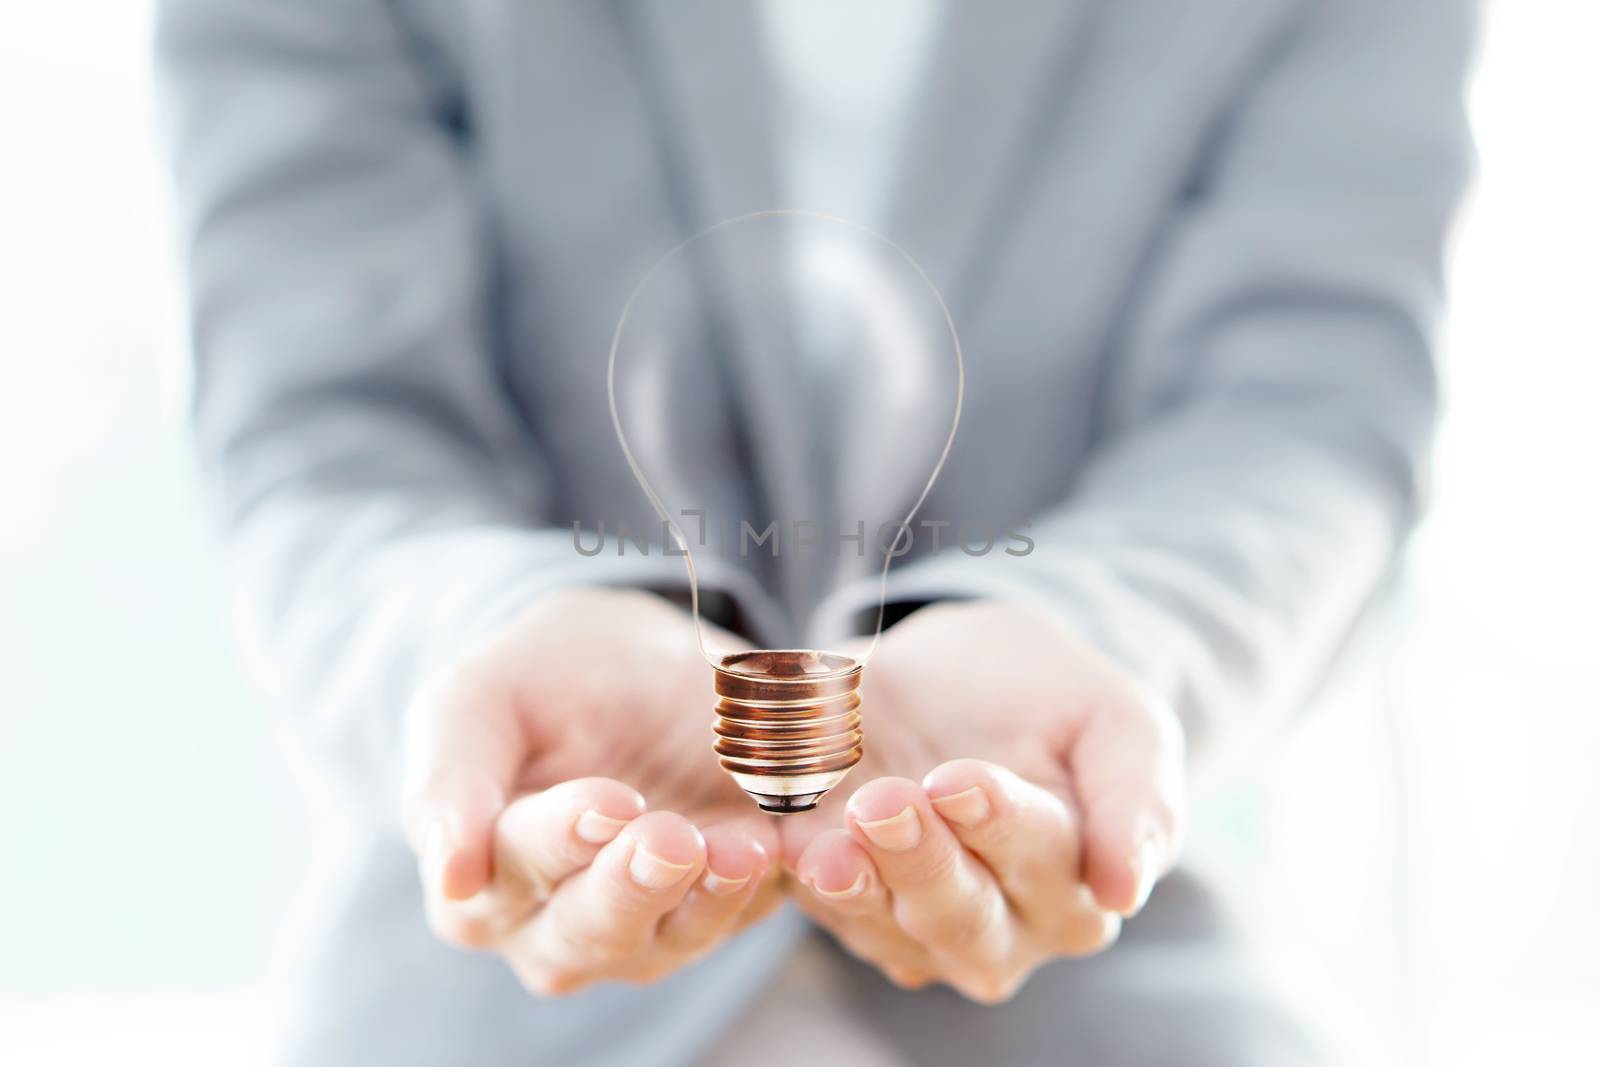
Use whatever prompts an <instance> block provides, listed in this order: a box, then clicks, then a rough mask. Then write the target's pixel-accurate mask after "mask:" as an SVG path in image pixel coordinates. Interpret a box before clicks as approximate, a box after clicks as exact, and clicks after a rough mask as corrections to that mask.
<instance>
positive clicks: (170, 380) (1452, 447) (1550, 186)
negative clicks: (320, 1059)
mask: <svg viewBox="0 0 1600 1067" xmlns="http://www.w3.org/2000/svg"><path fill="white" fill-rule="evenodd" d="M147 36H148V14H147V4H146V3H145V2H144V0H102V2H98V3H96V2H92V0H48V2H37V3H30V4H16V5H11V9H10V10H9V11H8V13H7V16H6V18H5V19H4V21H3V22H0V668H3V669H0V1048H3V1049H4V1053H3V1055H4V1057H5V1059H6V1060H7V1061H8V1062H15V1063H29V1064H31V1063H35V1062H77V1061H79V1060H83V1061H84V1062H88V1061H89V1058H90V1057H94V1058H96V1059H101V1058H113V1057H114V1058H115V1059H116V1060H118V1061H119V1062H129V1061H130V1060H134V1061H137V1060H139V1058H140V1056H141V1055H142V1054H144V1053H146V1052H148V1054H149V1055H150V1056H151V1057H154V1056H155V1054H156V1052H157V1051H160V1052H161V1053H163V1055H162V1060H163V1062H175V1063H183V1062H195V1063H213V1062H224V1061H225V1062H230V1063H241V1062H251V1061H252V1059H253V1058H254V1057H256V1056H257V1055H258V1050H259V1048H260V1047H261V1045H262V1043H263V1041H264V1038H265V1033H266V1026H267V1022H266V1019H267V1013H266V1009H265V1005H264V1003H263V998H262V996H261V995H259V993H258V992H257V990H258V987H259V982H260V979H261V976H262V974H263V971H264V969H265V967H266V963H267V959H268V955H269V951H270V949H271V945H272V941H273V936H274V931H275V924H276V923H277V921H278V919H279V917H280V915H281V911H282V902H283V900H284V899H285V898H286V896H287V894H288V893H289V892H290V891H291V890H292V888H293V884H294V882H295V880H296V876H297V872H298V870H299V864H300V862H301V849H300V847H299V846H298V844H297V837H296V834H295V830H296V823H295V821H294V818H293V817H292V814H291V813H289V812H287V811H285V810H284V809H283V808H282V807H281V805H282V804H283V803H285V801H284V797H285V796H286V795H287V791H286V789H285V788H284V782H283V780H282V779H283V777H284V772H283V771H282V769H281V759H280V758H279V757H278V756H277V755H276V754H275V750H274V748H273V746H272V743H271V737H270V730H269V726H268V724H267V721H266V719H265V717H264V716H263V714H262V712H261V709H260V708H259V706H258V705H257V704H256V703H255V702H254V700H253V698H252V696H251V693H250V691H249V689H248V687H247V686H246V685H245V684H244V682H243V681H242V680H241V678H240V676H239V672H238V669H237V666H236V663H235V660H234V658H233V653H232V651H231V647H230V644H229V641H228V637H227V634H226V632H225V629H226V620H225V610H224V607H223V603H224V600H223V595H222V591H221V588H220V579H219V575H218V568H217V563H216V558H215V554H214V551H213V549H212V547H211V545H210V544H209V541H208V533H207V527H206V521H205V516H204V512H203V506H202V504H201V502H200V501H199V499H198V497H197V496H196V493H195V491H194V478H193V473H192V468H191V461H190V459H189V457H188V454H187V451H186V442H185V440H184V429H183V395H184V382H183V372H182V354H181V353H182V331H181V328H180V326H179V313H178V310H177V304H178V291H177V285H176V282H175V279H174V276H173V271H172V267H171V263H172V256H171V254H170V238H169V237H168V231H167V225H166V219H165V205H164V197H165V186H164V180H163V177H162V173H161V170H160V164H159V159H158V156H157V153H156V150H155V141H154V132H153V131H154V125H153V119H152V108H151V99H150V93H149V86H148V75H147V63H146V53H147ZM1597 42H1600V10H1597V9H1596V8H1595V6H1594V5H1591V4H1587V3H1573V2H1570V0H1569V2H1560V0H1515V2H1502V3H1500V4H1499V5H1498V6H1495V7H1493V8H1492V9H1491V12H1490V17H1489V20H1488V24H1487V32H1486V35H1485V46H1484V53H1483V57H1482V61H1481V64H1480V72H1479V77H1478V78H1477V80H1476V82H1475V85H1474V88H1473V90H1472V93H1471V104H1472V113H1473V119H1474V123H1475V127H1476V130H1477V134H1478V138H1479V150H1480V153H1481V155H1482V170H1481V175H1480V178H1479V181H1478V183H1477V186H1476V188H1475V190H1474V193H1473V195H1472V198H1471V201H1470V203H1469V211H1468V214H1467V216H1466V219H1465V222H1464V225H1463V227H1462V229H1461V231H1460V233H1459V238H1458V241H1457V245H1456V248H1455V250H1454V254H1453V256H1452V267H1451V273H1452V279H1453V312H1452V315H1451V318H1450V321H1449V323H1448V329H1447V334H1446V338H1447V351H1448V361H1449V368H1450V369H1449V378H1450V390H1449V405H1450V406H1449V414H1448V419H1447V422H1446V425H1445V428H1444V432H1443V436H1442V439H1441V444H1440V451H1439V464H1438V479H1437V500H1436V505H1435V508H1434V511H1433V513H1432V515H1431V517H1430V518H1429V520H1428V521H1427V524H1426V525H1425V527H1424V528H1423V530H1422V531H1421V533H1420V534H1419V536H1418V538H1417V540H1416V543H1415V544H1414V546H1413V550H1412V553H1411V555H1412V559H1411V566H1410V567H1409V569H1408V574H1407V578H1406V580H1405V583H1404V589H1403V590H1402V591H1401V596H1400V598H1399V610H1398V611H1397V612H1395V613H1393V615H1394V617H1392V618H1388V619H1385V620H1383V624H1382V626H1381V627H1380V628H1379V629H1376V630H1374V631H1373V633H1374V634H1376V635H1378V636H1376V637H1369V638H1368V639H1367V642H1366V645H1367V646H1368V647H1367V651H1366V652H1365V653H1364V655H1366V656H1367V657H1368V658H1370V659H1372V660H1374V661H1376V663H1377V669H1376V670H1374V671H1371V672H1368V674H1367V676H1366V677H1367V680H1366V681H1364V682H1362V683H1360V684H1359V685H1356V686H1354V687H1353V688H1351V689H1349V690H1346V691H1343V692H1341V693H1337V694H1335V696H1334V697H1332V698H1330V699H1329V700H1328V701H1325V702H1324V705H1325V706H1323V707H1321V708H1319V709H1318V710H1317V711H1316V712H1315V713H1314V714H1312V715H1311V716H1309V717H1308V719H1307V721H1306V723H1305V725H1304V726H1303V728H1302V729H1301V730H1300V731H1299V733H1298V734H1297V735H1296V736H1295V737H1294V738H1292V739H1291V740H1290V742H1289V743H1288V744H1287V745H1286V746H1284V747H1283V748H1282V749H1281V751H1280V754H1279V756H1277V757H1276V758H1275V760H1274V761H1273V764H1272V769H1271V771H1270V773H1269V774H1268V775H1267V781H1266V782H1265V783H1264V784H1263V785H1261V786H1260V787H1259V788H1257V789H1252V790H1240V791H1238V792H1237V793H1229V792H1228V791H1223V793H1222V795H1219V796H1217V797H1214V798H1212V799H1211V800H1209V801H1208V803H1210V804H1211V805H1212V808H1213V810H1212V811H1211V812H1210V813H1209V815H1208V822H1209V825H1211V827H1212V828H1211V830H1210V831H1208V832H1207V834H1204V835H1202V844H1206V843H1207V842H1206V840H1205V839H1206V838H1207V837H1209V839H1210V840H1209V846H1210V851H1211V853H1212V854H1213V855H1214V856H1218V857H1221V859H1220V861H1215V862H1218V863H1219V864H1220V866H1221V867H1223V868H1226V870H1227V873H1228V875H1229V876H1230V877H1232V878H1233V879H1234V880H1236V881H1240V882H1243V883H1246V884H1245V886H1244V887H1243V888H1244V891H1245V893H1244V896H1243V898H1242V899H1245V900H1247V901H1249V902H1251V906H1252V907H1255V908H1259V920H1260V921H1259V926H1260V928H1261V929H1262V930H1263V931H1264V932H1265V935H1266V936H1267V939H1268V940H1270V941H1272V942H1273V943H1274V944H1277V945H1279V946H1280V950H1283V951H1286V952H1287V953H1288V955H1289V956H1291V957H1292V959H1291V960H1290V962H1291V963H1292V964H1293V965H1294V967H1295V969H1303V970H1306V971H1310V972H1322V973H1323V974H1324V975H1326V976H1331V977H1332V980H1333V982H1334V984H1335V986H1336V987H1337V986H1338V985H1340V984H1341V983H1342V984H1344V985H1345V986H1346V987H1348V988H1347V990H1346V991H1347V992H1351V993H1352V996H1353V999H1355V1000H1356V1001H1358V1002H1363V1001H1364V1002H1365V1007H1366V1008H1367V1009H1368V1011H1369V1013H1370V1014H1372V1015H1373V1016H1374V1017H1376V1018H1378V1019H1379V1020H1380V1021H1381V1022H1386V1023H1388V1024H1390V1025H1392V1026H1393V1027H1394V1030H1395V1033H1396V1038H1397V1040H1398V1042H1399V1046H1398V1047H1399V1049H1400V1050H1401V1051H1400V1057H1401V1060H1402V1061H1403V1062H1406V1063H1433V1064H1439V1065H1441V1067H1442V1065H1462V1064H1466V1065H1471V1064H1479V1063H1482V1064H1500V1063H1506V1062H1539V1063H1545V1064H1580V1063H1583V1064H1592V1063H1597V1062H1600V1036H1597V1033H1596V1030H1597V1027H1600V1023H1596V1022H1595V1021H1594V1020H1595V1019H1597V1018H1600V778H1597V776H1596V774H1595V770H1594V761H1595V760H1596V758H1597V756H1600V684H1597V680H1596V678H1597V675H1600V610H1597V599H1600V563H1597V559H1600V553H1597V549H1600V488H1597V487H1600V413H1597V405H1600V321H1597V318H1596V315H1595V306H1596V304H1597V302H1600V270H1597V268H1596V255H1597V251H1600V150H1597V147H1596V145H1597V133H1596V131H1597V128H1600V127H1597V125H1596V118H1595V107H1596V105H1597V104H1600V55H1597V54H1596V49H1597V48H1600V44H1597ZM1350 707H1356V708H1358V709H1359V710H1357V711H1352V712H1351V713H1350V715H1349V716H1348V717H1345V716H1343V715H1341V714H1340V713H1339V709H1340V708H1350ZM1262 856H1266V857H1267V859H1268V861H1270V862H1263V861H1262ZM1230 857H1231V858H1232V860H1234V861H1236V862H1230ZM1283 946H1290V948H1288V949H1283Z"/></svg>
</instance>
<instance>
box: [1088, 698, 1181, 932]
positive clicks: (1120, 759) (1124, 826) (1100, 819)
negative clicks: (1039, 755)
mask: <svg viewBox="0 0 1600 1067" xmlns="http://www.w3.org/2000/svg"><path fill="white" fill-rule="evenodd" d="M1183 760H1184V746H1183V731H1182V728H1181V727H1180V726H1179V724H1178V720H1177V716H1176V715H1174V714H1173V712H1172V710H1171V708H1169V707H1168V706H1167V705H1166V704H1164V703H1163V702H1161V701H1160V700H1159V699H1158V698H1155V697H1153V696H1146V695H1143V694H1141V695H1139V696H1138V697H1137V698H1132V697H1130V698H1128V699H1125V700H1111V701H1107V702H1106V703H1104V704H1102V705H1101V706H1099V707H1098V708H1096V709H1095V711H1094V712H1093V713H1092V714H1091V715H1090V717H1089V719H1088V721H1087V723H1086V724H1085V726H1084V729H1083V732H1082V733H1081V734H1080V735H1079V736H1078V738H1077V739H1076V740H1075V741H1074V742H1073V745H1072V747H1071V749H1070V751H1069V753H1068V766H1069V767H1070V769H1071V771H1072V774H1073V781H1074V783H1075V785H1076V788H1077V792H1078V797H1079V801H1080V803H1081V804H1082V805H1083V810H1084V844H1083V848H1084V880H1085V882H1087V883H1088V885H1089V887H1090V888H1091V889H1092V890H1093V891H1094V895H1095V898H1096V899H1098V900H1099V901H1100V903H1101V904H1102V905H1104V906H1105V907H1107V908H1110V909H1111V910H1113V911H1116V912H1119V913H1121V914H1123V915H1133V914H1134V913H1136V912H1137V911H1138V910H1139V909H1140V908H1142V907H1143V906H1144V903H1145V901H1146V900H1147V899H1148V898H1149V896H1150V890H1151V888H1152V887H1153V886H1154V885H1155V882H1156V879H1158V878H1160V877H1161V876H1162V875H1163V874H1165V873H1166V872H1167V871H1168V870H1169V869H1170V868H1171V866H1172V864H1173V862H1174V861H1175V860H1176V858H1177V851H1178V842H1179V839H1180V836H1181V833H1182V826H1181V823H1180V812H1181V810H1182V796H1183Z"/></svg>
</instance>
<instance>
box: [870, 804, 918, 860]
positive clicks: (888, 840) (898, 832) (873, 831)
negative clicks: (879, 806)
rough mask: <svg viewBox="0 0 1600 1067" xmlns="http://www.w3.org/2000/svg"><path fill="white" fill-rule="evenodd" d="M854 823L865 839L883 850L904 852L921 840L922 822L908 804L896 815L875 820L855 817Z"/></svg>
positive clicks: (915, 810)
mask: <svg viewBox="0 0 1600 1067" xmlns="http://www.w3.org/2000/svg"><path fill="white" fill-rule="evenodd" d="M856 825H857V826H859V827H861V832H862V833H864V834H866V835H867V840H869V841H871V842H872V843H873V844H874V845H877V846H878V847H879V848H881V849H883V850H884V851H885V852H904V851H906V850H907V849H909V848H915V847H916V845H917V842H918V841H921V840H922V822H921V820H919V819H918V818H917V809H916V808H914V807H912V806H911V805H910V804H907V805H906V806H905V808H904V809H903V810H902V811H901V812H900V814H898V815H891V816H890V817H889V818H887V819H878V820H877V821H875V822H862V821H861V820H860V819H857V820H856Z"/></svg>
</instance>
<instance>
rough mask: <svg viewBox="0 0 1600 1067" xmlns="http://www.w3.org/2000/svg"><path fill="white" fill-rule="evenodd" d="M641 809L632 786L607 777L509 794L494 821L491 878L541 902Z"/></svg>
mask: <svg viewBox="0 0 1600 1067" xmlns="http://www.w3.org/2000/svg"><path fill="white" fill-rule="evenodd" d="M644 809H645V803H644V797H642V796H640V795H639V793H638V791H636V790H634V789H632V788H630V787H628V786H626V785H623V784H622V783H621V782H618V781H613V780H612V779H609V778H577V779H573V780H572V781H570V782H562V783H561V784H560V785H556V786H552V787H551V788H549V789H546V790H544V791H543V792H539V793H532V794H529V795H528V796H525V797H522V798H520V799H518V800H515V801H513V802H512V803H511V804H510V806H508V807H507V808H506V810H505V811H504V812H503V813H502V814H501V816H500V818H499V820H498V821H497V822H496V824H495V874H496V880H497V882H498V883H499V884H500V885H501V886H502V887H503V888H504V889H506V890H507V891H508V892H510V893H513V894H518V895H523V896H526V897H527V898H529V899H530V900H532V901H534V902H536V903H543V902H544V901H545V900H547V899H548V898H549V896H550V894H551V892H552V891H553V890H554V889H555V887H556V886H557V885H558V884H560V882H561V881H562V880H563V879H565V878H567V877H568V876H569V875H572V874H575V873H576V872H578V871H580V870H583V869H584V868H585V867H588V866H589V864H590V863H592V862H593V861H594V858H595V856H596V855H597V854H598V853H599V851H600V849H601V847H602V846H604V845H606V844H609V843H610V842H611V841H612V840H614V839H615V838H616V836H617V835H618V834H620V833H621V832H622V830H623V829H624V828H625V827H626V826H627V825H628V824H629V823H630V822H632V821H633V820H634V819H636V818H638V817H639V816H640V815H642V814H644Z"/></svg>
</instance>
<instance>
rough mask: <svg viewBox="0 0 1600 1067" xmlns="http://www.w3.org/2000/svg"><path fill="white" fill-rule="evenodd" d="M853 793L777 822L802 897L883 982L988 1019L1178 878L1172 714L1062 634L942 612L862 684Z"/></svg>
mask: <svg viewBox="0 0 1600 1067" xmlns="http://www.w3.org/2000/svg"><path fill="white" fill-rule="evenodd" d="M862 717H863V720H864V727H863V728H864V730H865V731H866V756H865V758H864V759H863V761H862V763H861V764H860V765H859V766H857V767H856V768H855V770H854V771H853V772H852V774H851V780H853V781H854V782H855V783H859V784H858V785H857V788H856V789H855V791H854V794H853V795H852V796H850V798H849V801H848V803H845V802H844V801H843V794H844V793H845V792H846V790H844V789H840V790H837V791H836V792H835V793H834V794H833V795H832V796H830V797H829V798H827V799H826V800H825V801H824V803H823V806H822V807H820V808H819V809H818V810H817V811H815V812H811V813H808V814H805V815H797V816H790V817H787V818H785V819H783V820H782V821H781V823H780V827H779V829H780V831H781V833H782V835H783V846H784V856H785V862H786V864H787V865H788V866H789V869H790V870H791V871H792V872H793V876H794V881H795V882H796V883H797V884H796V885H795V886H793V887H792V891H793V894H794V896H795V899H796V900H797V902H798V903H799V904H800V906H801V908H802V909H804V910H805V911H806V912H807V913H808V914H809V915H810V916H811V917H812V918H813V919H815V920H816V921H817V922H819V923H820V924H822V925H823V926H824V927H825V928H827V929H828V930H830V931H831V932H832V933H833V934H834V935H835V936H837V937H838V938H839V940H840V941H841V942H842V943H843V944H844V946H845V947H846V948H847V949H849V950H850V951H852V952H853V953H855V954H856V955H857V956H859V957H861V958H863V959H865V960H866V961H868V962H870V963H872V964H874V965H876V966H877V967H878V968H879V969H880V970H881V971H882V972H883V973H884V974H885V976H887V977H888V978H889V979H890V980H891V981H894V982H896V983H897V984H900V985H902V986H906V987H912V988H915V987H919V986H921V985H924V984H926V983H928V982H932V981H942V982H945V983H948V984H949V985H951V986H953V987H954V988H955V989H957V990H958V991H960V992H961V993H963V994H964V995H966V996H968V997H970V998H972V999H974V1000H978V1001H982V1002H986V1003H993V1002H997V1001H1001V1000H1004V999H1006V998H1008V997H1009V996H1011V995H1012V994H1013V993H1014V992H1015V991H1016V990H1017V989H1018V988H1020V987H1021V985H1022V984H1023V982H1024V981H1025V980H1026V979H1027V977H1028V975H1030V974H1031V973H1032V972H1033V971H1034V970H1035V969H1036V968H1037V967H1039V966H1040V965H1041V964H1042V963H1044V962H1046V961H1048V960H1050V959H1052V958H1055V957H1057V956H1077V955H1086V954H1089V953H1092V952H1096V951H1099V950H1100V949H1102V948H1104V947H1106V946H1107V945H1109V944H1111V943H1112V942H1113V941H1114V940H1115V939H1116V937H1117V934H1118V932H1119V930H1120V923H1121V919H1122V918H1123V917H1125V916H1129V915H1132V914H1133V913H1135V912H1137V911H1138V910H1139V908H1141V907H1142V906H1143V904H1144V901H1145V899H1146V897H1147V896H1148V895H1149V893H1150V890H1151V887H1152V885H1153V884H1154V883H1155V881H1156V880H1157V879H1158V878H1159V877H1160V876H1161V875H1162V874H1164V873H1165V872H1166V871H1167V870H1168V869H1169V868H1170V867H1171V865H1172V863H1173V860H1174V857H1175V855H1176V851H1177V847H1178V839H1179V834H1180V823H1181V814H1182V804H1183V797H1182V792H1183V784H1182V780H1183V766H1184V744H1183V734H1182V730H1181V728H1180V726H1179V724H1178V721H1177V718H1176V716H1175V715H1174V714H1173V713H1172V711H1171V710H1170V709H1169V708H1168V707H1167V706H1166V705H1165V704H1163V703H1161V702H1160V701H1158V700H1156V699H1154V698H1153V697H1152V696H1151V695H1150V694H1148V693H1146V692H1144V691H1143V690H1142V689H1141V688H1140V687H1139V686H1137V685H1136V684H1135V683H1134V682H1133V681H1132V680H1131V679H1130V678H1129V677H1128V676H1127V675H1126V674H1125V672H1124V671H1122V669H1121V668H1119V667H1117V666H1116V665H1114V664H1112V663H1111V662H1110V661H1108V660H1106V659H1105V658H1104V657H1103V656H1101V655H1100V654H1098V653H1097V652H1095V651H1094V650H1093V649H1091V648H1089V647H1088V646H1087V645H1086V644H1085V643H1084V642H1083V641H1082V639H1081V638H1079V637H1078V636H1077V635H1076V633H1074V632H1073V631H1072V630H1071V629H1069V628H1068V627H1067V626H1066V625H1065V624H1064V623H1063V622H1062V621H1060V620H1058V619H1056V618H1054V617H1052V616H1049V615H1047V614H1045V613H1043V612H1039V611H1035V610H1033V609H1030V608H1026V607H1023V606H1020V605H1017V604H1010V603H1003V602H998V601H986V602H976V603H969V604H955V605H939V606H934V607H929V608H924V609H923V610H921V611H919V612H917V613H916V614H914V615H912V616H911V617H909V618H908V619H906V620H905V621H904V622H902V623H901V624H900V625H898V626H896V627H895V628H894V629H893V630H891V631H889V632H887V633H885V634H884V636H883V639H882V641H881V642H880V644H879V646H878V649H877V651H876V652H875V653H874V655H873V656H872V659H871V661H870V663H869V665H868V667H867V670H866V674H865V677H864V680H863V706H862Z"/></svg>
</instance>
